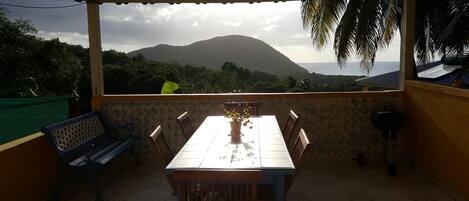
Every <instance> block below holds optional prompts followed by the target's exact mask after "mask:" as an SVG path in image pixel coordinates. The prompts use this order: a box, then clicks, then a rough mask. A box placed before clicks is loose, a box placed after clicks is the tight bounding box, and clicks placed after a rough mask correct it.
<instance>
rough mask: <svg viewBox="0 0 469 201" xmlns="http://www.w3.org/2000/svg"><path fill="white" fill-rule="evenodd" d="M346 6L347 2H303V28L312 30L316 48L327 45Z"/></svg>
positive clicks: (306, 0)
mask: <svg viewBox="0 0 469 201" xmlns="http://www.w3.org/2000/svg"><path fill="white" fill-rule="evenodd" d="M346 4H347V1H346V0H305V1H303V3H302V10H301V15H302V19H303V27H304V28H305V29H309V30H310V32H311V38H312V39H313V44H314V46H316V48H318V49H320V48H322V47H324V46H325V45H326V44H327V42H328V40H329V38H330V33H332V32H333V29H334V28H335V26H336V24H337V22H338V20H339V17H340V14H341V13H342V11H343V10H344V8H345V6H346Z"/></svg>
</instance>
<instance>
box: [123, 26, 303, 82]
mask: <svg viewBox="0 0 469 201" xmlns="http://www.w3.org/2000/svg"><path fill="white" fill-rule="evenodd" d="M137 54H142V55H143V56H145V57H146V58H147V59H150V60H154V61H160V62H172V61H176V62H177V63H179V64H189V65H192V66H205V67H207V68H209V69H214V70H220V69H221V66H222V65H223V63H224V62H233V63H235V64H236V65H237V66H239V67H243V68H247V69H249V70H251V71H261V72H266V73H271V74H275V75H277V76H280V77H285V76H288V75H292V76H295V77H298V76H304V75H305V74H308V71H307V70H306V69H304V68H302V67H301V66H299V65H297V64H296V63H294V62H293V61H291V60H290V59H289V58H288V57H286V56H285V55H283V54H282V53H280V52H279V51H277V50H275V49H274V48H272V47H271V46H270V45H268V44H267V43H265V42H264V41H262V40H258V39H255V38H251V37H247V36H240V35H229V36H221V37H215V38H212V39H208V40H203V41H198V42H195V43H192V44H190V45H186V46H171V45H157V46H154V47H148V48H143V49H139V50H135V51H132V52H130V53H128V55H129V56H135V55H137Z"/></svg>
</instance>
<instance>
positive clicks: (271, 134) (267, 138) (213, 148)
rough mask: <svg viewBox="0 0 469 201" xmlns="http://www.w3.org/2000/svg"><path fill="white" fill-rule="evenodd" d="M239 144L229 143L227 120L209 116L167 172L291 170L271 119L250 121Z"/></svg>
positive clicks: (288, 159)
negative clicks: (250, 126)
mask: <svg viewBox="0 0 469 201" xmlns="http://www.w3.org/2000/svg"><path fill="white" fill-rule="evenodd" d="M250 120H251V122H252V128H249V126H242V127H241V142H239V143H233V142H231V136H229V135H230V130H231V128H230V123H229V121H230V119H229V118H226V117H224V116H208V117H207V118H206V119H205V121H204V122H203V123H202V125H200V127H199V128H198V129H197V131H196V132H195V133H194V135H192V137H191V138H190V139H189V140H188V141H187V143H186V144H185V145H184V147H183V148H182V149H181V150H180V151H179V153H178V154H177V155H176V156H175V157H174V159H173V160H172V161H171V162H170V163H169V165H168V166H167V167H166V170H169V171H171V170H201V171H203V170H214V169H220V170H223V169H231V170H232V169H250V170H294V169H295V166H294V165H293V163H292V160H291V158H290V154H289V153H288V149H287V147H286V145H285V141H284V140H283V136H282V132H281V130H280V127H279V125H278V123H277V119H276V118H275V116H273V115H264V116H255V117H250Z"/></svg>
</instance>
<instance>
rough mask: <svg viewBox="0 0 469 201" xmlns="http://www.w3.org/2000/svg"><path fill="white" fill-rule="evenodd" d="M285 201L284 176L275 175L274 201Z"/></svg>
mask: <svg viewBox="0 0 469 201" xmlns="http://www.w3.org/2000/svg"><path fill="white" fill-rule="evenodd" d="M284 200H285V175H283V174H277V175H275V201H284Z"/></svg>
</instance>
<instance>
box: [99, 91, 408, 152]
mask: <svg viewBox="0 0 469 201" xmlns="http://www.w3.org/2000/svg"><path fill="white" fill-rule="evenodd" d="M224 101H227V100H222V99H219V100H217V99H196V100H148V101H141V100H138V101H137V100H136V101H121V100H119V101H112V102H111V101H106V102H104V103H103V110H102V113H103V116H104V118H105V119H106V120H107V121H108V123H109V124H110V125H120V124H123V123H127V122H133V123H134V124H135V126H136V128H135V129H136V130H135V132H136V133H138V134H139V135H141V136H142V137H143V139H146V137H147V136H148V135H149V134H150V133H151V132H152V131H153V129H155V128H156V126H157V125H162V127H163V133H164V135H165V138H166V140H167V141H168V144H169V146H170V147H171V149H172V150H173V151H177V150H179V148H180V147H181V146H182V145H184V143H185V141H186V139H185V138H184V136H183V134H182V132H181V130H180V128H179V126H178V125H177V122H176V118H177V117H178V116H179V115H180V114H182V113H183V112H184V111H189V113H190V115H191V118H192V119H193V121H194V124H195V125H196V126H199V125H200V124H201V123H202V122H203V120H204V119H205V117H206V116H208V115H222V114H223V113H222V111H221V110H220V106H221V105H222V104H223V102H224ZM257 102H260V103H261V106H260V108H259V114H261V115H262V114H273V115H276V117H277V120H278V122H279V125H280V126H283V123H284V121H285V120H286V117H287V114H288V111H289V110H290V109H292V110H294V111H295V112H296V113H297V114H298V115H299V116H300V121H299V126H298V127H297V129H299V128H304V129H305V131H306V133H307V134H308V137H309V138H310V141H311V142H312V145H313V146H312V147H313V148H312V149H311V152H312V155H313V156H314V157H317V158H324V159H351V158H353V157H355V156H356V155H357V154H358V153H364V154H365V155H366V156H367V157H368V158H369V159H381V158H382V154H383V143H384V140H383V139H382V137H381V136H382V135H381V132H380V131H379V130H377V129H376V128H374V126H373V125H372V124H371V117H372V115H373V114H374V113H375V112H376V111H378V110H382V109H384V108H385V107H386V106H393V107H395V108H398V109H399V108H401V105H402V99H401V98H399V97H344V98H316V97H315V98H287V97H285V98H277V99H259V100H258V101H257ZM394 147H396V148H398V147H399V144H395V145H394ZM395 150H399V149H395ZM138 151H139V152H140V153H142V154H148V153H152V152H153V150H152V149H151V147H150V146H149V144H148V142H147V141H146V140H143V141H142V142H141V144H140V146H138Z"/></svg>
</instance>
